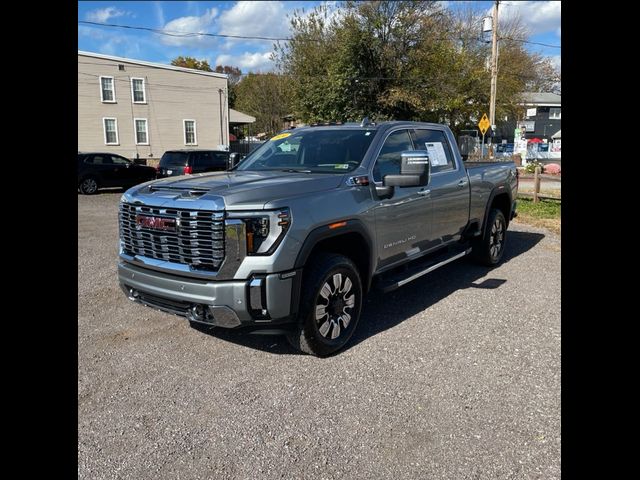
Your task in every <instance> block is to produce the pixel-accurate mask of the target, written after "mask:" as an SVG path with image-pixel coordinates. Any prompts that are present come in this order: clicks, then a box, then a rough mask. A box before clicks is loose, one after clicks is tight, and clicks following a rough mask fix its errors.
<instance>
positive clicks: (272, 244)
mask: <svg viewBox="0 0 640 480" xmlns="http://www.w3.org/2000/svg"><path fill="white" fill-rule="evenodd" d="M227 216H228V217H229V218H239V219H241V220H242V221H244V223H245V225H246V230H247V254H248V255H271V254H272V253H273V252H275V250H276V248H278V245H280V242H282V239H283V238H284V235H285V233H286V232H287V230H288V229H289V226H290V225H291V214H290V212H289V209H288V208H281V209H278V210H269V211H263V212H238V213H232V212H229V213H228V215H227Z"/></svg>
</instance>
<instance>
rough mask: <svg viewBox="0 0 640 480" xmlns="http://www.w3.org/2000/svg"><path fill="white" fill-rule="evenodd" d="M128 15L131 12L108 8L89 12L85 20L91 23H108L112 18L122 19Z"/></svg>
mask: <svg viewBox="0 0 640 480" xmlns="http://www.w3.org/2000/svg"><path fill="white" fill-rule="evenodd" d="M128 14H129V12H126V11H124V10H118V9H117V8H116V7H106V8H99V9H97V10H91V11H90V12H87V14H86V15H85V18H86V19H87V20H88V21H90V22H97V23H106V22H107V21H108V20H109V19H110V18H115V17H122V16H123V15H128Z"/></svg>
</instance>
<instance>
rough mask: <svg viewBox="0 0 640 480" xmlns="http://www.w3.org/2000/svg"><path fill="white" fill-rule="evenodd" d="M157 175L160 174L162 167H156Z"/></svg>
mask: <svg viewBox="0 0 640 480" xmlns="http://www.w3.org/2000/svg"><path fill="white" fill-rule="evenodd" d="M156 173H160V165H156Z"/></svg>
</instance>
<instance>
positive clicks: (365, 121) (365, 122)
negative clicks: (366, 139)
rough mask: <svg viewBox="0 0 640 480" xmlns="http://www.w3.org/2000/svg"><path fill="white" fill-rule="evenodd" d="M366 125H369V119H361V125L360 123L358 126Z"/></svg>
mask: <svg viewBox="0 0 640 480" xmlns="http://www.w3.org/2000/svg"><path fill="white" fill-rule="evenodd" d="M367 125H371V120H369V117H364V118H363V119H362V123H360V126H361V127H366V126H367Z"/></svg>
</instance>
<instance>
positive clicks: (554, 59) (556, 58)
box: [549, 55, 562, 72]
mask: <svg viewBox="0 0 640 480" xmlns="http://www.w3.org/2000/svg"><path fill="white" fill-rule="evenodd" d="M549 59H550V60H551V64H552V65H553V66H554V67H555V69H556V70H558V72H560V67H561V66H562V58H561V57H560V55H551V56H550V57H549Z"/></svg>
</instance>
